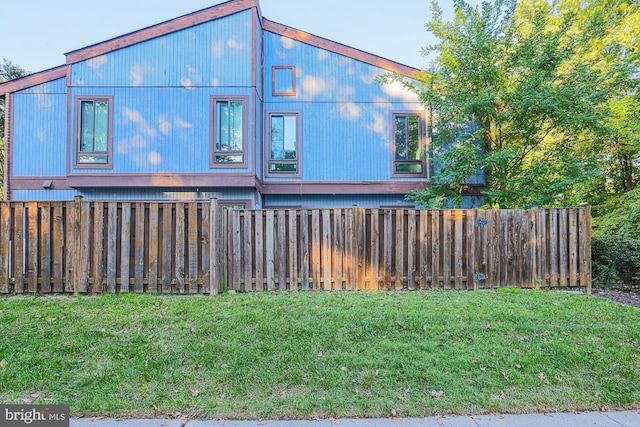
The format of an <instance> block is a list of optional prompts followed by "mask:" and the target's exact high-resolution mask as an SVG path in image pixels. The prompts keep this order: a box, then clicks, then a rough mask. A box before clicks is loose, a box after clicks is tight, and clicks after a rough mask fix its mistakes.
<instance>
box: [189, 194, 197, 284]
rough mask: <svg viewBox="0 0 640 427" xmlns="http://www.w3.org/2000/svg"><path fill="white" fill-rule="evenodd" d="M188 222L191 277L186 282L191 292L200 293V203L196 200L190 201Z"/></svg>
mask: <svg viewBox="0 0 640 427" xmlns="http://www.w3.org/2000/svg"><path fill="white" fill-rule="evenodd" d="M188 209H189V210H188V211H187V213H188V215H189V219H188V224H187V226H188V227H189V231H188V233H187V241H188V245H189V246H188V250H187V256H188V257H189V259H188V260H187V265H188V268H189V270H188V272H189V277H188V278H187V280H186V284H187V285H188V286H189V293H190V294H197V293H198V228H199V227H198V205H197V204H196V203H195V202H191V203H189V207H188Z"/></svg>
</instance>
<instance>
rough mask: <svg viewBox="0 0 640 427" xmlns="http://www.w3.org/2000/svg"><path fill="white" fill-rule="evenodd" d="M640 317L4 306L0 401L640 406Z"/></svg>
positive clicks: (477, 408) (379, 306)
mask: <svg viewBox="0 0 640 427" xmlns="http://www.w3.org/2000/svg"><path fill="white" fill-rule="evenodd" d="M639 343H640V309H638V308H634V307H630V306H624V305H620V304H617V303H613V302H611V301H608V300H605V299H598V298H595V297H586V296H583V295H575V294H568V293H562V292H540V291H537V292H536V291H531V292H527V291H522V292H519V291H505V292H487V291H481V292H475V293H473V292H466V291H465V292H414V293H372V294H364V293H298V294H292V293H291V294H273V293H265V294H244V295H224V296H220V297H204V296H188V297H167V296H164V297H163V296H147V295H115V296H100V297H79V298H72V297H38V298H34V297H11V298H0V403H3V404H6V403H23V402H25V401H26V402H32V403H40V404H44V403H51V402H53V403H65V404H70V405H71V411H72V414H74V415H76V416H80V415H106V416H124V415H128V416H141V417H150V416H155V417H157V416H159V417H171V416H175V415H176V413H178V412H179V413H181V414H184V415H186V416H189V417H193V418H228V419H244V418H283V419H290V418H313V417H315V416H319V417H328V416H338V417H344V416H359V417H386V416H390V415H391V414H392V413H394V414H397V415H398V416H422V415H432V414H450V413H455V414H472V413H473V414H480V413H488V412H502V413H521V412H534V411H535V412H546V411H569V410H585V409H600V408H601V407H603V406H604V407H606V408H608V409H615V408H636V407H638V405H640V380H638V378H640V347H639Z"/></svg>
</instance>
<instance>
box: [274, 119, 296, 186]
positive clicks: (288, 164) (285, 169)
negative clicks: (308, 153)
mask: <svg viewBox="0 0 640 427" xmlns="http://www.w3.org/2000/svg"><path fill="white" fill-rule="evenodd" d="M299 117H300V114H299V113H298V112H270V113H269V114H268V126H269V131H268V136H267V139H268V141H269V149H268V165H267V168H268V169H267V172H268V174H270V175H289V176H300V123H299Z"/></svg>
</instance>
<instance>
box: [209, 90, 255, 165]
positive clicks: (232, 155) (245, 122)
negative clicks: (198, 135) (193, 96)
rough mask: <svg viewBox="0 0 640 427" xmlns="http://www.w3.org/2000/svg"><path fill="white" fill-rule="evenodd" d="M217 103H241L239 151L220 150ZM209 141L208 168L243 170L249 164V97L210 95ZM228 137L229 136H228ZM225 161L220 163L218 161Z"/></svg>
mask: <svg viewBox="0 0 640 427" xmlns="http://www.w3.org/2000/svg"><path fill="white" fill-rule="evenodd" d="M218 102H221V103H225V102H226V103H228V104H229V106H231V104H232V103H241V105H242V116H241V117H242V123H241V131H242V135H241V136H240V138H241V140H242V141H241V144H242V149H240V150H223V149H221V145H219V144H218V143H219V142H220V144H222V142H221V141H220V139H221V133H220V131H221V129H220V128H219V127H218V126H217V124H218V123H219V122H218V119H219V117H218V116H217V106H218ZM209 108H210V111H209V120H210V126H209V128H210V131H209V134H210V137H209V138H210V141H209V167H210V168H227V169H229V168H231V169H243V168H246V167H247V166H248V164H249V159H248V156H249V150H248V148H249V147H248V141H249V108H250V105H249V97H248V96H246V95H211V100H210V107H209ZM228 137H230V134H229V135H228ZM223 158H224V159H226V161H221V160H220V159H223Z"/></svg>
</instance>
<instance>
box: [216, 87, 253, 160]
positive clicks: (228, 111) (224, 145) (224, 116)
mask: <svg viewBox="0 0 640 427" xmlns="http://www.w3.org/2000/svg"><path fill="white" fill-rule="evenodd" d="M211 103H212V116H213V117H212V129H211V133H212V149H211V151H212V153H211V161H210V165H211V166H212V167H214V166H218V167H225V166H226V167H238V166H243V165H246V149H247V147H246V145H247V143H246V141H247V123H246V117H247V111H246V104H247V102H246V98H244V97H237V98H236V97H212V101H211Z"/></svg>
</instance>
